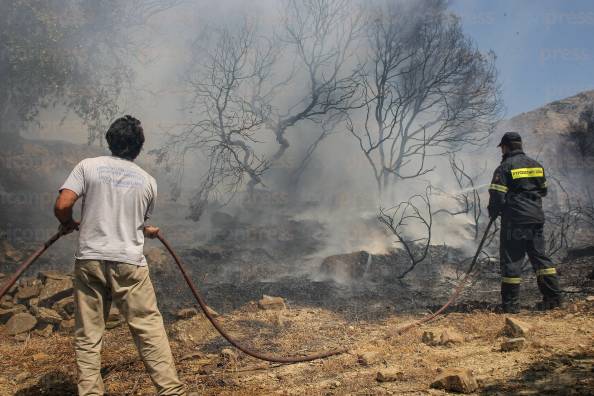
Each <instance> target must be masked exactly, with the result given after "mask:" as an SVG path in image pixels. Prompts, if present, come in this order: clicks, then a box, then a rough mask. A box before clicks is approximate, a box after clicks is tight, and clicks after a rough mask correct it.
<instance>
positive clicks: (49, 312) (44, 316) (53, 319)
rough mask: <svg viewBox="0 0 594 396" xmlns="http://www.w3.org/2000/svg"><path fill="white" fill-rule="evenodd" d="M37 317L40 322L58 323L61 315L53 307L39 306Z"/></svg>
mask: <svg viewBox="0 0 594 396" xmlns="http://www.w3.org/2000/svg"><path fill="white" fill-rule="evenodd" d="M37 319H38V320H39V321H40V322H41V323H49V324H53V325H59V324H60V322H61V321H62V316H60V314H59V313H57V312H56V311H54V310H53V309H49V308H44V307H40V308H38V311H37Z"/></svg>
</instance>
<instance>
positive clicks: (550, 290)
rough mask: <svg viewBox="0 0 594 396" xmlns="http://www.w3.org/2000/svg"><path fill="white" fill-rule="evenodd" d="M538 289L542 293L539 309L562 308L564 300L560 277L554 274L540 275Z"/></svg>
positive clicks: (537, 307)
mask: <svg viewBox="0 0 594 396" xmlns="http://www.w3.org/2000/svg"><path fill="white" fill-rule="evenodd" d="M536 281H537V283H538V289H539V290H540V292H541V294H542V302H540V303H538V304H537V305H536V309H537V310H539V311H548V310H550V309H555V308H561V306H562V303H563V300H562V295H561V290H560V287H559V278H557V276H556V275H553V276H539V277H537V278H536Z"/></svg>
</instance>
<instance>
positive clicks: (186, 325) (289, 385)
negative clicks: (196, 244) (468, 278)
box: [0, 300, 594, 395]
mask: <svg viewBox="0 0 594 396" xmlns="http://www.w3.org/2000/svg"><path fill="white" fill-rule="evenodd" d="M516 316H517V317H518V318H520V319H521V320H523V321H525V322H527V323H529V324H531V325H532V326H533V329H532V332H531V333H530V335H529V336H528V338H527V344H526V346H525V348H524V349H523V350H522V351H518V352H501V351H500V350H499V347H500V344H501V341H502V340H503V336H502V334H501V330H502V328H503V326H504V316H503V315H499V314H495V313H492V312H485V311H475V312H472V313H450V314H448V315H446V316H444V317H442V318H440V319H439V320H437V321H436V322H434V323H432V324H429V325H426V326H424V327H423V328H415V329H413V330H412V331H410V332H408V333H406V334H403V335H397V334H396V333H395V329H396V328H397V327H398V326H401V325H402V324H404V323H406V322H407V321H410V320H412V319H413V317H411V316H403V315H398V314H391V315H388V316H387V317H386V318H385V319H382V320H378V321H353V320H352V319H345V316H342V315H339V314H337V313H333V312H331V311H328V310H325V309H320V308H309V307H289V308H288V309H286V310H283V311H261V310H258V309H257V307H256V306H255V304H253V303H250V304H247V305H245V306H244V307H242V308H241V309H239V310H237V311H234V312H231V313H229V314H226V315H223V317H221V320H222V321H223V323H224V324H225V326H226V327H227V328H228V329H229V330H230V331H232V332H233V334H236V335H237V336H239V337H241V338H242V339H244V340H247V342H248V343H249V344H250V345H251V346H252V347H255V348H258V349H260V350H268V351H274V352H276V351H281V352H283V351H284V352H287V353H294V354H301V353H303V354H306V353H308V352H312V351H318V350H322V349H327V348H334V347H339V346H343V345H348V346H350V352H349V353H347V354H343V355H340V356H336V357H332V358H328V359H326V360H320V361H315V362H311V363H301V364H294V365H278V364H269V363H265V362H261V361H257V360H255V359H252V358H249V357H246V356H245V355H242V354H235V352H229V351H228V350H225V348H228V347H227V345H226V343H225V342H224V340H222V339H221V338H220V337H219V336H218V335H217V334H216V333H215V331H214V329H213V328H212V327H210V325H209V324H208V323H207V322H206V320H205V318H204V317H203V316H202V315H198V316H195V317H193V318H191V319H187V320H182V321H178V322H175V323H173V324H171V325H170V326H169V327H168V328H169V332H170V337H171V342H172V346H173V349H174V354H175V356H176V360H177V362H178V368H179V371H180V374H181V377H182V378H183V380H184V381H185V382H186V383H187V384H188V388H189V390H190V391H191V392H198V393H199V394H213V395H214V394H242V395H245V394H248V395H249V394H288V395H298V394H299V395H301V394H308V395H318V394H320V395H321V394H324V395H325V394H374V395H375V394H444V391H441V390H435V389H431V388H430V387H429V385H430V383H431V381H432V380H433V379H434V378H435V377H436V376H437V375H438V373H439V372H440V370H441V369H444V368H448V367H466V368H470V369H472V370H473V372H474V374H475V375H476V377H477V380H478V382H479V386H480V388H479V394H591V393H588V392H591V390H592V389H593V388H594V374H593V363H594V344H593V340H594V302H593V301H587V300H581V301H577V302H574V303H570V304H568V307H567V308H565V309H563V310H557V311H553V312H549V313H534V312H525V313H521V314H519V315H516ZM445 328H450V329H453V330H455V331H457V332H459V333H460V334H462V335H463V337H464V342H463V343H461V344H457V345H454V346H449V347H448V346H428V345H426V344H424V343H423V342H422V341H421V338H422V333H423V332H424V331H427V330H436V331H439V330H440V329H445ZM0 337H1V338H0V351H1V355H2V357H3V358H2V360H1V362H0V373H1V374H0V394H2V395H11V394H18V395H27V394H29V395H37V394H56V395H58V394H60V395H64V394H72V393H71V392H72V391H73V389H74V385H73V379H74V378H75V375H76V371H75V364H74V353H73V345H72V336H71V335H65V334H59V333H56V334H54V335H53V336H51V337H50V338H49V339H44V338H40V337H37V336H31V338H29V339H28V340H27V341H26V342H18V341H15V340H13V339H12V338H10V337H7V336H5V335H2V336H0ZM365 352H371V353H372V355H373V353H375V358H376V359H377V361H373V360H372V361H371V362H370V364H369V365H368V366H365V365H362V364H361V363H360V362H359V361H358V355H359V354H360V353H365ZM103 361H104V363H103V373H104V378H105V382H106V386H107V389H108V391H109V394H111V395H129V394H139V395H140V394H142V395H150V394H153V392H154V391H153V387H152V384H151V383H150V380H149V378H148V376H147V375H146V374H145V371H144V368H143V365H142V363H141V362H140V361H139V360H138V357H137V354H136V351H135V349H134V346H133V343H132V340H131V338H130V336H129V334H128V330H127V329H126V328H125V327H123V326H122V327H119V328H116V329H113V330H110V331H108V333H107V335H106V338H105V343H104V355H103ZM388 367H389V368H392V369H395V370H397V371H401V372H402V375H401V377H400V379H399V380H398V381H394V382H383V383H382V382H378V381H376V374H377V372H378V370H381V369H383V368H388Z"/></svg>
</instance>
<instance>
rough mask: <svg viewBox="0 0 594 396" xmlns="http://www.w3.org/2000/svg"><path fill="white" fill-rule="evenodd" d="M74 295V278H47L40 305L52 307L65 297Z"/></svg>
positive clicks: (40, 295)
mask: <svg viewBox="0 0 594 396" xmlns="http://www.w3.org/2000/svg"><path fill="white" fill-rule="evenodd" d="M71 295H72V279H70V277H67V278H65V279H54V278H49V277H48V278H47V279H46V281H45V285H44V286H43V288H42V289H41V293H40V294H39V305H41V306H44V307H50V306H52V305H53V304H54V303H56V302H57V301H59V300H62V299H63V298H66V297H69V296H71Z"/></svg>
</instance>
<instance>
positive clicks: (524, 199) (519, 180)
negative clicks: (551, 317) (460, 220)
mask: <svg viewBox="0 0 594 396" xmlns="http://www.w3.org/2000/svg"><path fill="white" fill-rule="evenodd" d="M498 147H501V152H502V154H503V159H502V161H501V164H500V165H499V166H498V167H497V169H496V170H495V172H494V174H493V180H492V181H491V185H490V186H489V206H488V210H489V217H491V218H496V217H497V216H501V235H500V248H499V254H500V258H499V260H500V264H501V276H502V279H501V300H502V309H503V312H506V313H517V312H519V309H520V302H519V297H520V283H521V282H522V278H521V272H522V264H523V262H524V257H525V256H526V254H527V255H528V258H529V259H530V263H531V264H532V267H533V268H534V271H535V272H536V279H537V283H538V288H539V290H540V292H541V293H542V296H543V301H542V303H539V305H538V308H539V309H544V310H546V309H553V308H556V307H559V306H560V305H561V292H560V290H559V280H558V278H557V271H556V270H555V267H554V266H553V263H552V262H551V259H550V258H549V257H548V256H547V255H546V253H545V240H544V236H543V226H544V212H543V210H542V197H544V196H546V195H547V182H546V178H545V173H544V169H543V167H542V165H540V164H539V163H538V162H537V161H535V160H533V159H532V158H530V157H528V156H527V155H526V154H524V152H523V151H522V138H521V137H520V135H519V134H518V133H516V132H507V133H505V134H504V135H503V138H502V139H501V143H499V146H498Z"/></svg>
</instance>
